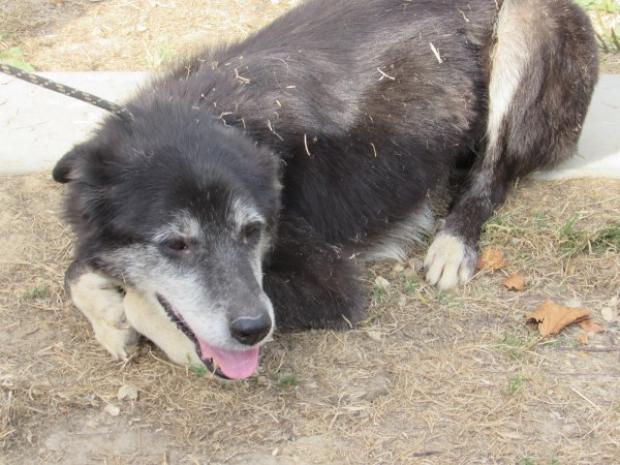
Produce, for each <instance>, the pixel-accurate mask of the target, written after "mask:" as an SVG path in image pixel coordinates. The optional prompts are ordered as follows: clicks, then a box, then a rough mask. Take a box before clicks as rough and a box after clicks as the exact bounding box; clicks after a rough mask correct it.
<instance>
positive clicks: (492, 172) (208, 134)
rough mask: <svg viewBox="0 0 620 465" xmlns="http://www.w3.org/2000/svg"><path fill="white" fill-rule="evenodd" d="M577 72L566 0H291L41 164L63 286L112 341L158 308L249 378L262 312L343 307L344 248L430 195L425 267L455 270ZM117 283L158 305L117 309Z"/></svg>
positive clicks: (383, 249)
mask: <svg viewBox="0 0 620 465" xmlns="http://www.w3.org/2000/svg"><path fill="white" fill-rule="evenodd" d="M596 79H597V58H596V46H595V41H594V39H593V31H592V28H591V25H590V23H589V20H588V19H587V17H586V15H585V14H584V13H583V12H582V11H581V10H580V9H579V8H578V7H577V6H575V5H574V4H573V3H572V2H570V1H568V0H504V1H503V2H502V1H498V0H310V1H308V2H307V3H305V4H302V5H300V6H299V7H297V8H295V9H293V10H292V11H290V12H289V13H287V14H285V15H284V16H283V17H281V18H279V19H277V20H276V21H275V22H273V23H272V24H271V25H269V26H267V27H265V28H264V29H262V30H260V31H259V32H258V33H256V34H254V35H252V36H251V37H249V38H248V39H246V40H244V41H243V42H241V43H237V44H234V45H230V46H226V47H223V48H217V49H211V50H206V51H204V52H203V53H201V54H199V55H198V56H196V57H195V58H194V59H193V60H191V61H189V62H188V63H186V64H183V65H181V66H178V67H177V68H176V69H174V70H172V71H170V72H169V73H168V74H166V75H164V76H162V77H159V78H157V79H155V80H154V81H153V82H152V83H151V84H150V85H149V86H148V87H147V88H145V89H144V90H142V91H141V92H140V93H139V94H138V95H137V96H136V97H135V98H133V99H132V100H131V101H130V102H129V103H128V104H127V107H128V108H129V110H130V111H131V113H132V114H133V115H134V121H132V122H130V123H127V122H123V121H121V120H119V119H117V118H114V117H110V118H108V119H107V120H106V121H105V122H104V124H103V125H102V127H101V128H100V129H99V130H98V132H97V133H96V135H95V136H94V137H92V138H91V139H90V140H89V141H87V142H85V143H83V144H81V145H78V146H76V147H75V148H74V149H73V150H72V151H71V152H69V153H68V154H67V155H65V156H64V158H63V159H62V160H61V161H60V162H59V163H58V165H57V166H56V168H55V169H54V179H56V180H57V181H59V182H62V183H68V188H67V191H66V216H67V218H68V221H69V222H70V223H71V225H72V226H73V228H74V231H75V233H76V236H77V243H76V261H75V262H74V264H73V265H72V266H71V267H70V268H69V270H68V271H67V285H68V289H69V291H70V293H71V297H72V299H73V301H74V303H75V304H76V306H77V307H79V308H80V310H82V311H83V312H84V314H85V315H86V316H87V317H88V318H89V320H90V321H91V323H92V325H93V327H94V330H95V333H96V336H97V338H98V340H99V341H100V342H101V343H102V344H103V345H104V346H105V347H106V348H107V349H108V350H109V351H110V352H111V353H112V354H113V355H114V356H117V357H124V356H126V354H127V348H128V346H129V345H130V344H132V343H133V342H134V341H135V340H136V338H137V334H138V332H141V333H143V334H146V335H148V336H149V337H151V338H152V339H154V340H155V342H157V343H158V344H160V345H161V346H163V348H164V349H165V350H166V351H167V352H168V353H169V355H170V354H171V353H172V352H174V351H175V350H176V349H175V347H176V346H175V344H177V343H176V342H174V341H173V339H174V338H173V339H170V340H164V339H166V338H165V337H164V336H161V337H160V336H158V334H160V333H158V331H160V330H161V334H164V332H166V331H167V330H168V329H170V328H169V327H172V328H176V326H174V325H177V326H178V327H179V328H181V330H182V331H183V332H184V334H185V335H186V336H183V337H185V339H186V340H187V341H191V343H190V344H191V347H192V349H191V350H192V351H193V356H188V357H189V358H190V359H192V358H194V359H195V358H197V359H198V360H201V361H203V362H204V363H205V364H207V365H208V366H211V367H212V368H213V366H212V365H216V366H217V367H219V369H218V370H217V373H219V374H220V375H222V376H226V377H229V378H244V377H247V376H249V375H250V374H252V373H253V372H254V370H255V369H256V366H257V363H258V362H257V361H258V352H259V346H260V345H261V344H262V343H263V342H264V341H265V340H266V339H267V338H268V337H269V335H270V334H271V333H272V331H273V329H274V327H275V326H276V325H277V326H278V327H279V328H281V329H302V328H342V327H346V326H347V325H349V324H355V322H357V321H359V320H360V319H361V318H362V317H363V315H364V297H363V292H362V290H361V288H360V284H359V282H358V275H357V266H358V264H359V263H360V262H361V261H362V260H365V259H376V258H381V257H392V258H396V259H402V258H404V257H405V256H406V253H407V246H408V245H411V244H412V242H414V241H416V240H417V239H419V238H420V237H421V236H422V235H424V234H425V233H427V232H429V231H431V230H432V227H433V223H434V215H435V214H437V213H441V212H442V209H443V210H444V212H446V213H447V216H446V219H445V223H444V224H443V226H442V227H441V228H440V230H439V232H438V233H437V235H436V237H435V240H434V242H433V243H432V245H431V247H430V249H429V250H428V254H427V257H426V261H425V267H426V278H427V280H428V281H429V282H430V283H432V284H436V285H437V286H439V287H440V288H441V289H447V288H452V287H454V286H457V285H458V284H459V283H463V282H465V281H467V280H468V279H470V278H471V276H472V274H473V271H474V264H475V259H476V249H477V242H478V238H479V235H480V230H481V226H482V224H483V222H484V221H485V220H486V219H487V218H488V217H489V216H490V215H491V213H492V212H493V209H494V208H495V207H497V206H498V205H500V204H501V203H502V201H503V200H504V197H505V196H506V192H507V190H508V189H509V186H510V185H511V183H513V182H514V181H515V180H516V179H517V178H519V177H522V176H525V175H527V174H528V173H530V172H532V171H533V170H536V169H539V168H547V167H550V166H553V165H554V164H556V163H557V162H559V161H561V160H563V159H565V158H567V157H568V156H570V155H571V154H572V153H573V150H574V148H575V146H576V142H577V139H578V137H579V134H580V131H581V127H582V124H583V121H584V118H585V115H586V112H587V109H588V105H589V102H590V98H591V95H592V90H593V87H594V84H595V82H596ZM127 290H129V291H130V292H134V293H137V294H139V295H140V296H141V298H142V299H143V301H144V302H146V304H147V305H148V306H150V308H151V313H150V315H151V316H153V315H155V317H154V318H155V319H156V316H157V315H159V318H160V319H159V320H158V321H155V322H153V323H152V324H150V323H149V324H150V326H149V324H147V323H146V322H145V320H144V319H145V318H147V317H146V316H143V317H141V316H136V315H135V314H134V315H133V316H130V315H129V314H127V312H126V308H127V307H126V305H123V298H124V292H125V291H127ZM143 315H145V313H143ZM162 320H163V321H164V322H165V323H167V324H168V326H166V324H164V323H162ZM158 325H159V326H158ZM141 328H143V329H141ZM157 328H160V329H157ZM175 330H176V329H175ZM170 334H171V333H170ZM171 337H172V336H171ZM166 341H168V342H166ZM179 344H181V343H179ZM185 349H186V348H185ZM185 349H184V350H185ZM186 355H187V354H186ZM172 357H173V359H174V360H175V361H177V362H179V363H182V362H183V359H182V357H181V356H176V357H175V356H174V355H172ZM212 362H215V363H214V364H213V363H212Z"/></svg>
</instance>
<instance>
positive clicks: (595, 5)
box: [576, 0, 620, 14]
mask: <svg viewBox="0 0 620 465" xmlns="http://www.w3.org/2000/svg"><path fill="white" fill-rule="evenodd" d="M576 3H577V4H578V5H580V6H581V7H583V8H585V9H586V10H587V11H595V12H597V13H610V14H617V13H620V6H619V5H618V4H617V3H616V2H615V0H576Z"/></svg>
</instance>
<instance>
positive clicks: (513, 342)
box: [496, 333, 530, 360]
mask: <svg viewBox="0 0 620 465" xmlns="http://www.w3.org/2000/svg"><path fill="white" fill-rule="evenodd" d="M529 345H530V340H529V339H528V338H526V337H524V336H520V335H517V334H512V333H504V335H503V336H502V338H501V339H500V340H499V341H498V342H497V345H496V347H497V349H498V350H500V351H501V352H505V353H506V354H508V356H509V357H510V358H511V359H513V360H521V359H522V358H523V356H524V354H525V351H526V349H527V347H528V346H529Z"/></svg>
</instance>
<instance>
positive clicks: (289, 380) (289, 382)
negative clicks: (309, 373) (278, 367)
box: [278, 375, 299, 387]
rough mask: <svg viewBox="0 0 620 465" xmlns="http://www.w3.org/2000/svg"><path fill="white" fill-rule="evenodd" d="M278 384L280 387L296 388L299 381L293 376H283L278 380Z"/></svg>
mask: <svg viewBox="0 0 620 465" xmlns="http://www.w3.org/2000/svg"><path fill="white" fill-rule="evenodd" d="M278 384H280V386H286V387H296V386H298V385H299V381H298V380H297V377H296V376H295V375H283V376H281V377H280V379H279V380H278Z"/></svg>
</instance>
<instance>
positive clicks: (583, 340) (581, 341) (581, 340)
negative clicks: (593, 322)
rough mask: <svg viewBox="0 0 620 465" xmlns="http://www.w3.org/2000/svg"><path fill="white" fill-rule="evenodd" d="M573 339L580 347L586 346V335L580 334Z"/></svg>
mask: <svg viewBox="0 0 620 465" xmlns="http://www.w3.org/2000/svg"><path fill="white" fill-rule="evenodd" d="M575 339H577V342H579V344H581V345H582V346H585V345H588V333H584V332H581V333H580V334H578V335H577V337H576V338H575Z"/></svg>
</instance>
